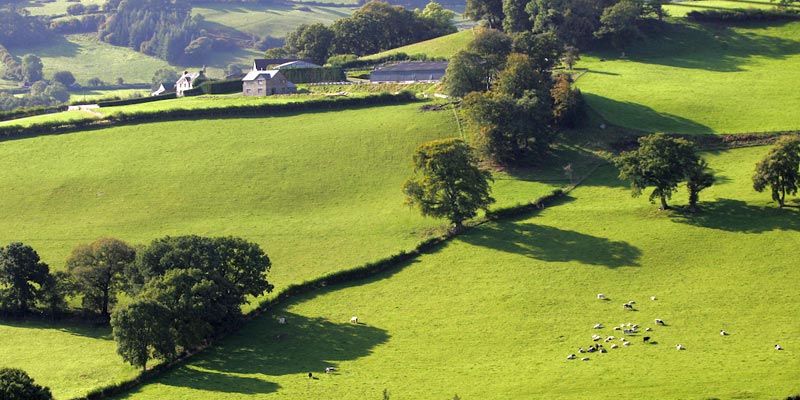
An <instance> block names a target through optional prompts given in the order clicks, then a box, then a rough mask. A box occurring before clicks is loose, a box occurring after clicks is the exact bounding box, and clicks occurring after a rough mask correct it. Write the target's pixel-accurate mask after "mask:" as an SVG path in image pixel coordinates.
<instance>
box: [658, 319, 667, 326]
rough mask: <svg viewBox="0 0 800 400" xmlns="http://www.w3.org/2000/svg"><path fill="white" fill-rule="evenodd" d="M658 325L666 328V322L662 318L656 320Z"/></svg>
mask: <svg viewBox="0 0 800 400" xmlns="http://www.w3.org/2000/svg"><path fill="white" fill-rule="evenodd" d="M656 325H661V326H665V325H666V324H665V323H664V320H663V319H661V318H656Z"/></svg>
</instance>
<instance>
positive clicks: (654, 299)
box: [650, 296, 658, 301]
mask: <svg viewBox="0 0 800 400" xmlns="http://www.w3.org/2000/svg"><path fill="white" fill-rule="evenodd" d="M650 300H653V301H656V300H658V299H656V296H650Z"/></svg>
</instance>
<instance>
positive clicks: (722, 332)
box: [719, 329, 728, 336]
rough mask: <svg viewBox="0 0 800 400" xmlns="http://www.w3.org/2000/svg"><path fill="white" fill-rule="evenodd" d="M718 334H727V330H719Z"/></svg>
mask: <svg viewBox="0 0 800 400" xmlns="http://www.w3.org/2000/svg"><path fill="white" fill-rule="evenodd" d="M719 334H720V335H722V336H728V332H725V329H723V330H721V331H719Z"/></svg>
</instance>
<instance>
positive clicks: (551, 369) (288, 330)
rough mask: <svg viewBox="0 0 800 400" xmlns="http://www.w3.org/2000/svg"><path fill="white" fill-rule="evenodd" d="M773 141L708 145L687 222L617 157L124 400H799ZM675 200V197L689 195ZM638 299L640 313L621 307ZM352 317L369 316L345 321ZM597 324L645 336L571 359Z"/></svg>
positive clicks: (265, 322) (789, 233)
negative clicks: (713, 181)
mask: <svg viewBox="0 0 800 400" xmlns="http://www.w3.org/2000/svg"><path fill="white" fill-rule="evenodd" d="M765 151H766V149H765V148H749V149H743V150H734V151H727V152H720V153H713V154H709V155H708V160H709V163H710V165H711V166H712V167H714V168H715V170H716V173H717V174H718V177H719V179H720V180H719V183H718V185H717V186H715V187H713V188H711V189H708V190H707V191H706V192H703V203H702V205H703V207H704V209H705V211H704V212H703V213H702V214H699V215H697V216H693V217H690V218H685V217H683V216H682V215H680V214H679V213H664V212H659V211H657V210H656V208H655V206H654V205H652V204H650V203H648V202H647V200H646V199H645V198H637V199H633V198H631V197H630V193H629V191H628V189H627V188H626V187H625V185H624V184H623V183H622V182H619V181H618V180H617V179H616V178H615V176H616V171H614V170H613V168H610V167H607V168H605V169H602V170H600V171H599V173H598V174H597V175H596V176H594V177H593V178H591V179H590V180H589V181H587V182H586V183H585V185H584V186H582V187H580V188H578V189H577V190H575V191H574V192H573V193H571V194H570V196H569V197H568V199H566V200H565V201H563V202H562V203H561V204H559V205H557V206H554V207H551V208H548V209H545V210H543V211H542V212H541V213H540V214H539V215H537V216H531V217H528V218H521V219H519V220H515V221H507V222H502V223H497V224H489V225H486V226H483V227H481V228H478V229H475V230H473V231H471V232H469V233H468V234H466V235H464V236H461V237H459V238H458V239H457V240H455V241H453V242H452V243H450V244H448V245H447V246H445V247H444V248H442V249H439V250H437V251H435V252H433V253H432V254H428V255H425V256H423V257H422V258H420V259H419V260H417V261H416V262H413V263H410V264H409V265H406V266H405V267H404V268H403V269H402V270H400V271H398V272H396V273H393V274H388V275H384V276H379V277H376V278H375V279H371V280H369V281H367V282H363V283H362V284H355V285H352V286H345V287H332V288H329V289H327V290H325V291H323V292H321V293H318V294H316V295H314V296H310V297H307V298H304V299H300V300H298V301H297V302H295V303H293V304H291V305H289V306H288V307H286V308H285V309H281V310H276V312H275V315H276V316H286V317H287V318H288V321H289V322H288V324H287V325H278V324H276V323H275V322H273V321H274V319H273V318H272V317H266V316H265V317H264V318H262V319H259V320H257V321H256V322H254V323H252V324H250V325H248V326H247V327H246V328H245V329H244V330H243V331H241V332H240V333H239V334H237V335H235V336H234V337H233V338H231V339H230V340H226V341H225V342H224V343H223V344H222V346H220V347H219V348H216V349H214V350H212V351H209V352H208V353H206V354H204V355H202V356H201V357H200V358H199V359H197V360H196V361H193V362H192V363H191V364H190V365H187V366H184V367H181V368H179V369H177V370H176V371H174V372H173V373H170V374H168V375H166V376H165V377H163V378H161V379H159V380H158V381H157V382H156V383H153V384H150V385H147V386H145V387H143V388H141V389H139V390H137V391H135V392H134V393H132V394H130V395H128V396H126V397H124V398H128V399H157V398H171V399H192V398H198V397H213V398H215V399H240V398H259V399H261V398H263V399H268V398H278V397H280V398H292V399H301V398H302V399H306V398H337V399H364V398H380V396H381V392H382V390H383V389H384V388H388V391H389V394H390V395H391V397H392V398H402V399H432V398H440V399H441V398H452V396H453V394H454V393H458V395H459V396H461V398H464V399H490V398H491V399H494V398H548V399H577V398H593V399H618V398H620V396H622V397H629V398H640V399H678V398H724V399H730V398H750V399H774V398H783V397H785V396H787V395H789V394H795V393H797V392H798V391H800V387H798V386H797V382H798V381H800V357H797V353H798V351H800V339H798V337H797V335H796V332H797V330H798V329H800V322H798V321H797V318H796V301H795V299H794V298H795V293H796V284H795V282H797V280H798V279H800V272H798V270H797V268H796V261H795V260H794V259H793V258H791V257H779V256H777V255H778V254H792V253H793V249H794V248H795V247H796V243H797V241H798V240H800V236H798V225H797V224H796V223H795V222H794V221H796V217H797V215H796V214H797V210H792V209H786V210H778V209H776V208H775V206H774V204H771V203H769V202H768V201H767V200H768V196H767V195H764V194H758V193H755V192H753V191H752V189H751V188H750V181H749V177H750V175H751V173H752V167H753V164H754V162H755V161H756V160H757V159H758V158H759V157H761V156H762V155H763V154H764V153H765ZM678 196H679V198H676V199H674V201H673V203H675V204H686V201H685V196H686V194H685V193H683V192H681V193H679V194H678ZM745 243H746V245H743V244H745ZM597 293H605V294H606V295H607V296H608V297H609V298H610V301H601V300H597V298H596V294H597ZM652 295H655V296H656V297H657V300H655V301H651V300H650V299H649V298H650V296H652ZM629 300H635V301H637V303H636V309H637V311H634V312H631V311H625V310H623V308H622V306H621V305H622V303H623V302H626V301H629ZM352 315H357V316H358V317H359V321H360V322H362V323H360V324H358V325H352V324H349V323H348V322H347V321H348V320H349V318H350V316H352ZM655 318H661V319H663V320H664V321H666V323H667V326H664V327H660V326H656V325H655V324H654V322H653V321H654V319H655ZM628 322H632V323H639V324H641V325H642V328H644V327H652V328H653V331H652V332H650V333H648V334H647V336H651V337H652V341H653V342H654V343H652V344H648V345H645V344H643V342H642V337H643V336H645V334H636V335H622V334H620V333H619V331H614V330H612V329H611V327H612V326H615V325H619V324H621V323H628ZM597 323H602V324H604V325H605V326H606V327H605V328H603V329H599V330H595V329H592V327H593V326H594V325H595V324H597ZM720 329H725V330H727V331H728V332H730V335H729V336H721V335H720V334H719V331H720ZM592 334H600V335H603V336H604V337H605V336H608V335H614V336H617V337H621V336H627V337H629V340H630V341H631V342H632V345H631V346H629V347H626V346H620V348H619V349H611V348H610V344H611V343H605V347H606V348H608V349H609V353H607V354H600V353H593V354H588V356H589V357H590V359H591V360H590V361H588V362H582V361H579V360H573V361H570V360H567V359H566V357H567V355H568V354H570V353H577V350H578V348H579V347H583V348H587V347H588V346H589V345H590V344H592V343H593V342H592V340H591V337H590V336H591V335H592ZM616 343H622V342H620V341H619V340H618V339H617V340H616ZM776 343H780V344H781V345H782V346H783V347H784V348H785V350H783V351H776V350H774V349H773V346H774V345H775V344H776ZM676 344H682V345H683V346H685V348H686V350H684V351H678V350H676V347H675V346H676ZM584 355H585V354H582V355H580V356H584ZM326 366H335V367H337V368H338V370H339V372H338V373H337V374H334V375H326V374H324V373H322V371H323V369H324V368H325V367H326ZM309 371H312V372H314V373H315V375H316V376H317V377H318V379H317V380H312V379H309V378H308V377H307V375H306V374H307V373H308V372H309Z"/></svg>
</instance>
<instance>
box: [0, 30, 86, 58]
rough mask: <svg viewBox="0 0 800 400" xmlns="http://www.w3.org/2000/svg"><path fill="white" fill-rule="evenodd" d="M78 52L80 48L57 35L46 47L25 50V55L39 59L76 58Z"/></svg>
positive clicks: (40, 46)
mask: <svg viewBox="0 0 800 400" xmlns="http://www.w3.org/2000/svg"><path fill="white" fill-rule="evenodd" d="M9 47H13V46H9ZM20 50H22V49H20ZM78 50H80V46H78V45H77V44H75V43H72V42H70V41H69V40H67V39H66V38H64V37H63V36H58V35H56V36H55V37H53V38H51V39H49V40H48V42H47V44H46V45H39V46H35V47H31V48H25V53H30V54H36V55H37V56H39V57H75V56H76V55H78Z"/></svg>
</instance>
